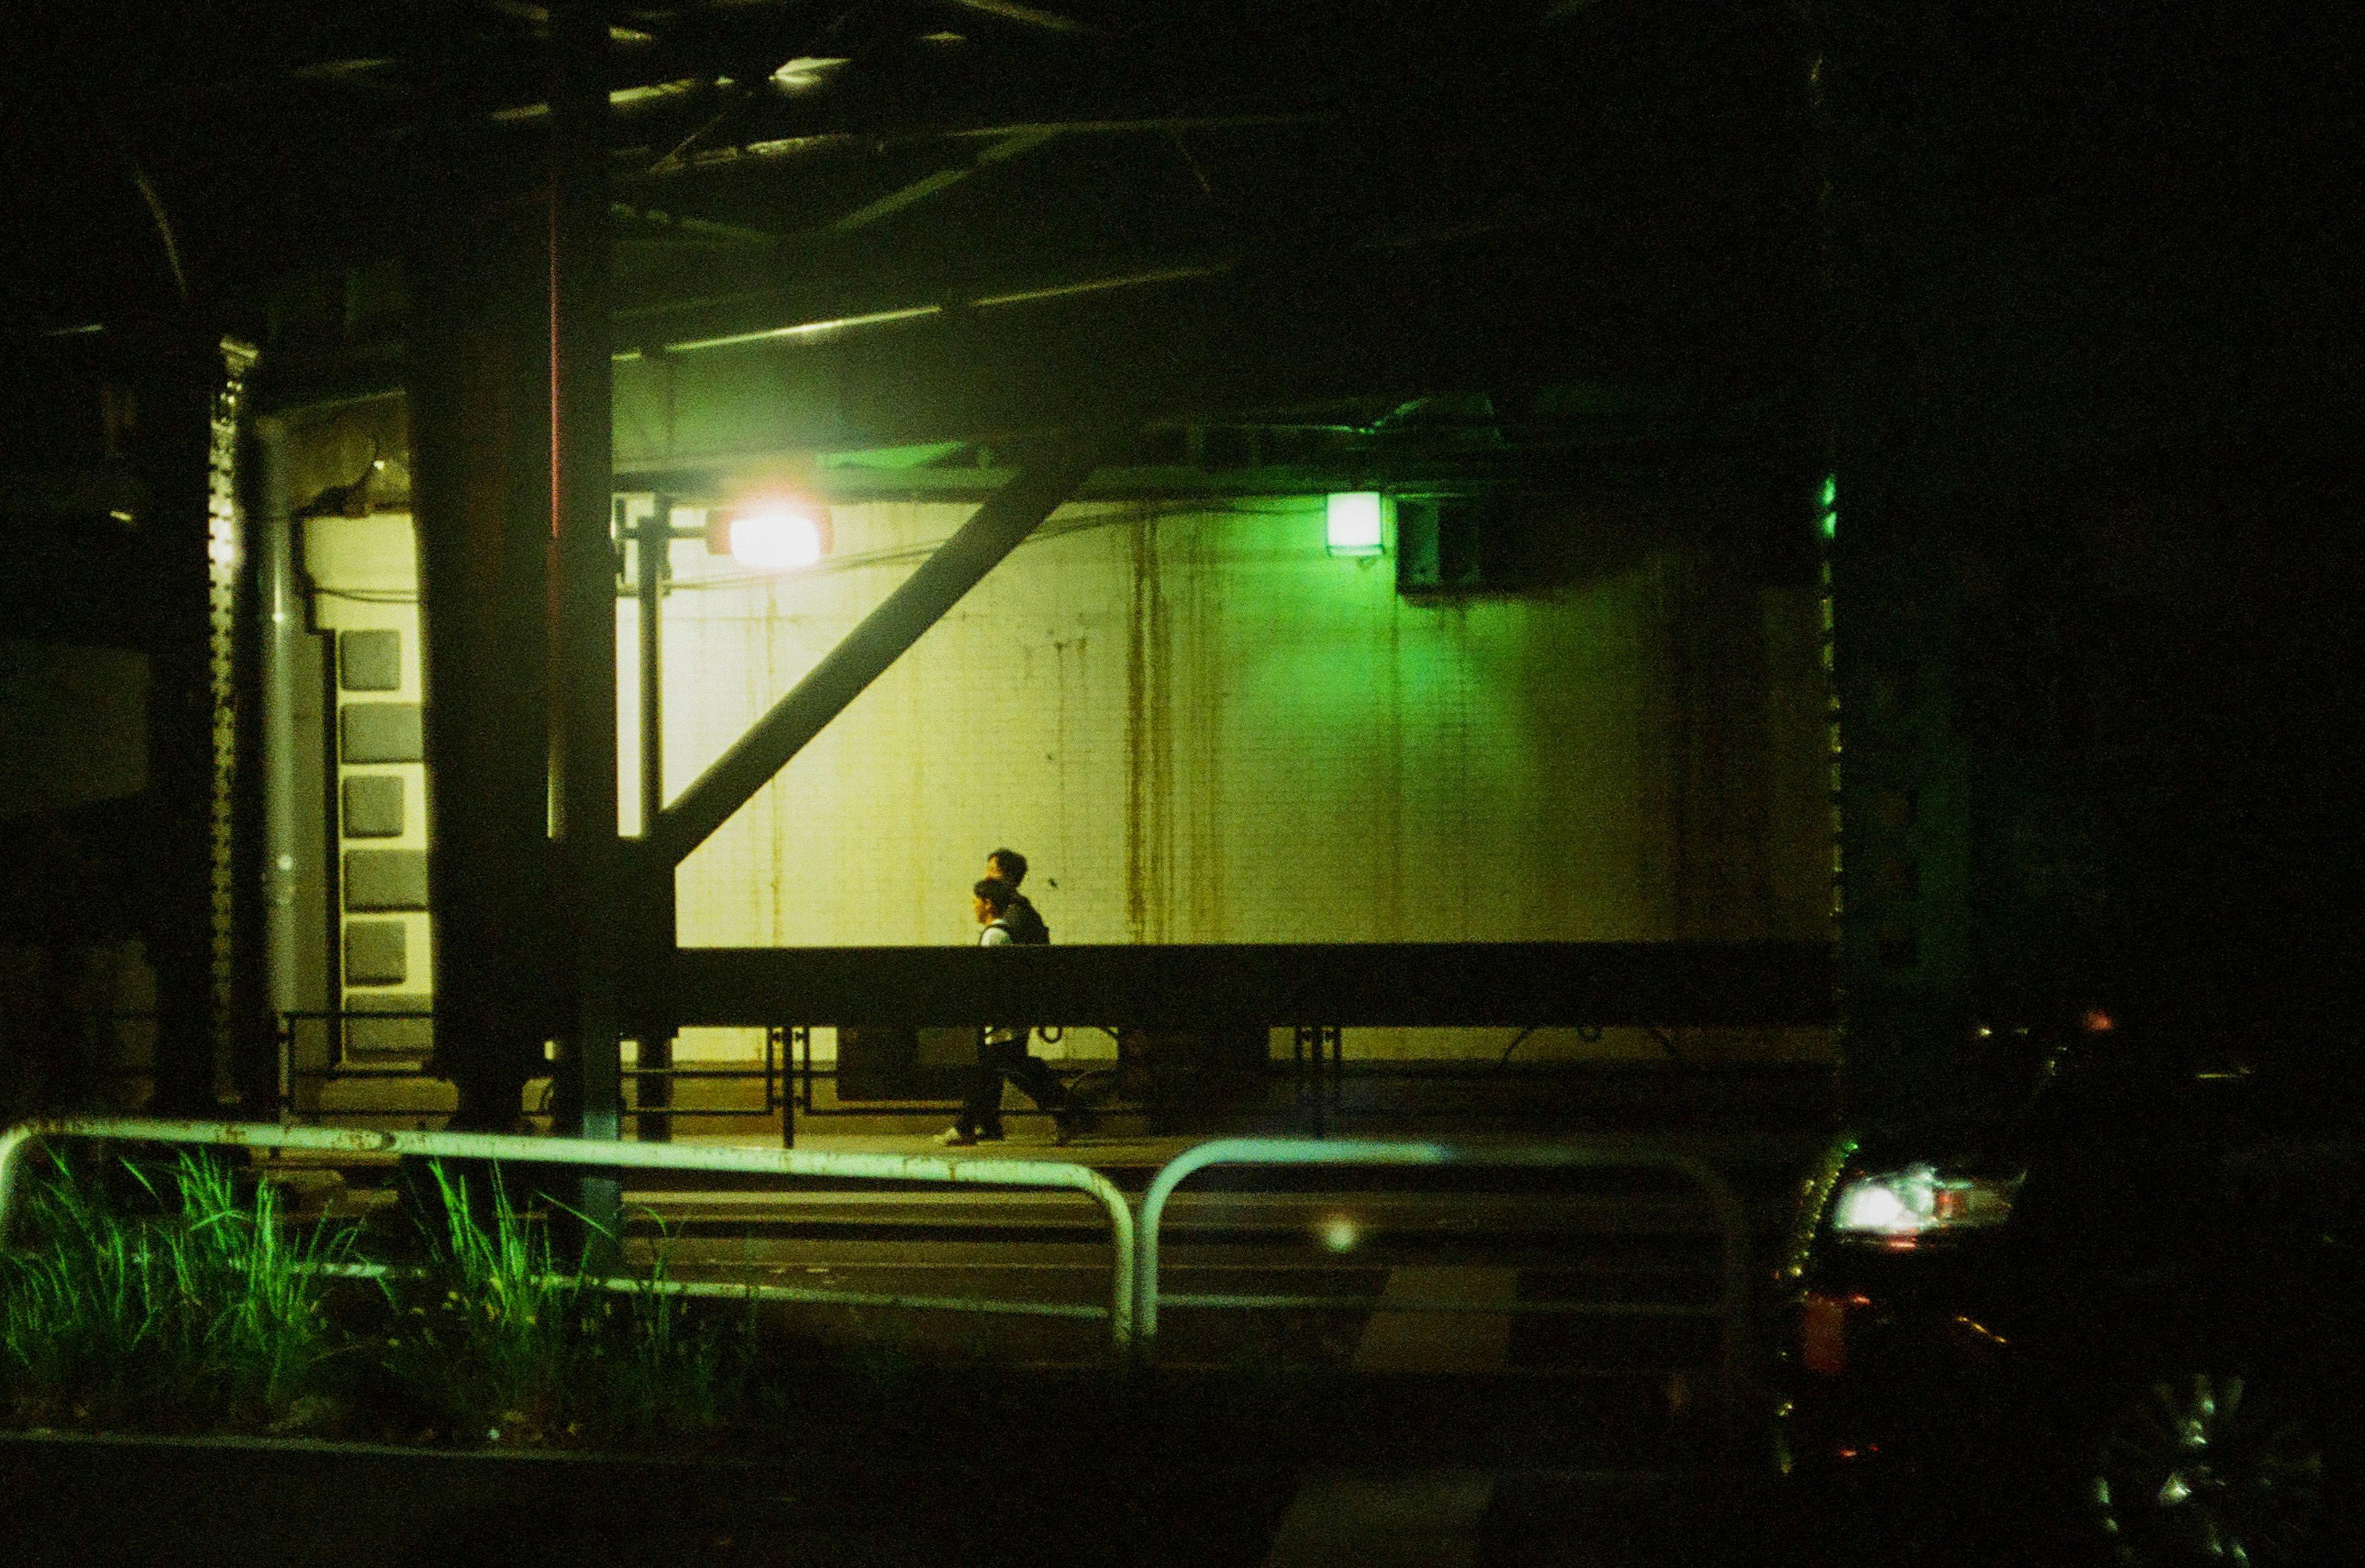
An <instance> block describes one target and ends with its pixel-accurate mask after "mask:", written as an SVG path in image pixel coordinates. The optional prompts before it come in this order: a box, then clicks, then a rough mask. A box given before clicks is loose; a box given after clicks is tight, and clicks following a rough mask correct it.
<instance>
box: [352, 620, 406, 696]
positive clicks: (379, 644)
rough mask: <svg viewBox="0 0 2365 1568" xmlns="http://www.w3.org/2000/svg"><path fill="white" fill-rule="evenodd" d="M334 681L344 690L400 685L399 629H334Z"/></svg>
mask: <svg viewBox="0 0 2365 1568" xmlns="http://www.w3.org/2000/svg"><path fill="white" fill-rule="evenodd" d="M337 684H338V685H339V686H341V687H342V688H343V689H345V690H347V691H399V690H401V689H402V633H399V632H340V633H337Z"/></svg>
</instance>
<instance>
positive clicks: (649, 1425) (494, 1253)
mask: <svg viewBox="0 0 2365 1568" xmlns="http://www.w3.org/2000/svg"><path fill="white" fill-rule="evenodd" d="M122 1170H123V1171H124V1172H126V1173H127V1174H125V1175H123V1176H122V1177H120V1178H118V1179H116V1180H114V1181H113V1182H104V1181H100V1180H96V1179H94V1178H93V1177H92V1176H91V1175H90V1174H89V1173H88V1172H87V1171H85V1172H83V1173H81V1174H80V1175H79V1176H77V1175H75V1174H73V1173H70V1172H68V1171H66V1170H63V1169H60V1170H58V1171H57V1172H56V1173H55V1174H54V1175H53V1176H52V1177H51V1178H50V1180H48V1181H47V1182H44V1183H42V1184H40V1185H39V1189H38V1190H37V1191H36V1192H35V1193H33V1194H32V1196H31V1198H30V1201H29V1202H28V1206H27V1213H26V1215H25V1219H26V1224H25V1225H24V1226H23V1227H22V1229H21V1232H20V1235H21V1238H22V1239H21V1240H20V1242H19V1245H18V1246H17V1249H15V1250H13V1251H11V1252H9V1253H7V1254H6V1255H5V1256H0V1424H13V1425H16V1426H18V1427H56V1428H82V1429H108V1428H112V1429H122V1430H148V1431H180V1432H192V1431H197V1432H218V1431H219V1432H280V1433H292V1434H300V1435H307V1436H319V1437H330V1438H341V1437H342V1438H353V1439H364V1440H372V1441H393V1442H402V1443H422V1444H431V1445H437V1446H464V1447H483V1446H499V1447H503V1448H509V1447H537V1446H550V1447H566V1448H584V1449H608V1450H651V1449H657V1450H672V1451H683V1450H689V1451H715V1450H730V1451H734V1452H745V1451H749V1450H762V1449H779V1448H781V1447H783V1446H787V1445H792V1444H793V1443H795V1442H796V1441H799V1440H801V1439H799V1438H798V1436H797V1434H799V1433H800V1432H806V1433H810V1432H815V1431H821V1430H846V1429H860V1430H865V1431H872V1432H874V1433H875V1435H876V1436H877V1440H880V1441H881V1442H889V1443H892V1442H900V1441H902V1438H901V1437H900V1436H893V1435H891V1434H899V1433H901V1432H902V1429H903V1428H904V1427H905V1426H907V1425H908V1424H909V1423H910V1422H911V1421H912V1420H913V1417H914V1413H921V1414H923V1415H924V1416H925V1425H928V1426H933V1425H934V1424H936V1423H937V1422H941V1421H942V1420H944V1419H946V1418H947V1412H956V1411H959V1410H965V1409H976V1410H979V1411H983V1410H985V1409H987V1408H989V1407H993V1408H998V1406H997V1405H996V1404H995V1400H994V1399H993V1398H992V1397H990V1395H991V1394H992V1390H994V1389H995V1388H997V1387H1000V1386H1001V1383H1002V1381H1003V1379H1002V1377H1000V1376H998V1375H997V1372H996V1369H994V1368H992V1367H990V1366H988V1365H986V1364H984V1363H983V1362H982V1361H976V1360H974V1359H973V1360H972V1361H966V1362H964V1361H958V1358H955V1359H954V1360H952V1361H947V1360H945V1359H944V1358H943V1357H942V1356H941V1355H937V1354H933V1353H917V1352H913V1351H912V1350H910V1349H909V1348H908V1347H904V1346H902V1345H899V1344H897V1343H895V1342H893V1341H892V1340H891V1339H890V1340H888V1341H885V1342H880V1341H877V1340H867V1341H865V1342H863V1343H860V1344H857V1345H855V1346H853V1347H849V1348H839V1349H830V1350H824V1349H822V1348H821V1347H820V1346H819V1345H818V1344H817V1343H816V1342H814V1341H813V1340H811V1339H809V1338H801V1337H800V1336H798V1335H795V1334H792V1333H790V1332H788V1331H786V1330H787V1329H788V1327H789V1319H788V1317H787V1316H786V1315H784V1314H781V1313H780V1312H779V1311H778V1309H774V1308H768V1307H765V1306H763V1305H760V1304H758V1303H757V1301H755V1300H754V1299H752V1298H751V1299H748V1300H745V1301H741V1300H737V1299H733V1298H731V1297H722V1298H716V1297H711V1296H704V1297H697V1298H692V1297H688V1296H685V1295H683V1294H678V1292H677V1291H675V1290H674V1289H672V1288H671V1287H672V1285H673V1284H674V1281H673V1279H672V1277H671V1274H670V1271H669V1267H668V1264H667V1244H668V1242H669V1239H670V1238H667V1237H666V1236H664V1235H663V1234H662V1233H660V1235H659V1236H658V1238H657V1246H656V1253H655V1257H654V1259H653V1260H652V1261H651V1263H650V1264H649V1265H648V1266H647V1267H646V1268H644V1269H643V1270H641V1271H639V1272H638V1273H637V1274H635V1275H633V1276H631V1277H627V1278H620V1279H613V1280H607V1279H596V1278H590V1277H588V1276H585V1275H583V1274H582V1273H581V1272H580V1271H579V1270H577V1269H574V1268H570V1267H567V1266H566V1265H567V1264H569V1263H572V1262H575V1261H576V1260H573V1259H571V1258H567V1257H563V1256H561V1250H562V1244H560V1243H558V1242H556V1241H555V1240H554V1238H553V1232H552V1227H551V1221H552V1219H553V1218H554V1217H558V1218H562V1219H563V1218H564V1215H565V1211H564V1210H562V1209H559V1208H557V1207H556V1206H555V1205H553V1204H549V1203H547V1202H546V1201H542V1202H539V1203H536V1204H521V1203H520V1202H519V1201H518V1200H517V1199H515V1198H514V1197H513V1196H512V1195H511V1193H510V1190H509V1189H508V1188H507V1187H505V1186H504V1185H503V1184H502V1182H501V1181H500V1177H499V1171H498V1170H496V1171H492V1172H489V1173H475V1172H472V1173H470V1174H465V1175H464V1174H461V1173H459V1172H458V1171H457V1170H447V1169H444V1168H441V1167H433V1166H431V1167H430V1168H429V1171H428V1174H429V1176H430V1177H431V1178H432V1180H430V1181H429V1182H425V1183H423V1184H422V1185H423V1189H424V1190H423V1192H422V1193H420V1194H417V1195H416V1196H415V1197H414V1201H413V1205H412V1212H413V1213H414V1215H415V1217H418V1218H420V1219H421V1220H423V1222H424V1223H422V1224H421V1225H420V1232H421V1234H423V1235H424V1236H425V1237H426V1238H427V1245H426V1249H425V1253H424V1261H423V1266H418V1267H410V1266H405V1267H398V1268H397V1267H382V1266H378V1265H376V1264H374V1263H372V1262H371V1260H369V1259H368V1258H367V1257H365V1256H364V1245H365V1244H370V1243H371V1238H370V1236H369V1235H368V1234H367V1233H364V1232H361V1231H358V1230H356V1229H355V1228H354V1227H353V1226H341V1225H300V1224H295V1223H291V1219H290V1216H289V1215H287V1213H286V1206H285V1204H284V1201H283V1199H282V1197H281V1195H280V1192H279V1190H278V1188H277V1187H275V1185H274V1184H273V1183H272V1182H269V1181H268V1180H265V1181H263V1182H252V1180H241V1178H240V1177H239V1176H237V1175H234V1174H233V1173H232V1171H231V1170H230V1169H229V1168H228V1167H227V1166H225V1165H223V1164H220V1163H217V1162H215V1161H213V1160H210V1159H205V1158H195V1157H193V1158H185V1159H182V1160H181V1161H180V1162H179V1163H178V1164H177V1165H176V1166H174V1167H171V1168H168V1169H167V1170H163V1172H161V1173H158V1174H152V1175H151V1174H149V1173H147V1172H145V1171H143V1170H140V1169H138V1168H134V1167H131V1166H129V1165H126V1166H124V1167H122ZM110 1185H111V1186H112V1187H113V1189H114V1192H113V1193H112V1194H110V1193H109V1192H108V1191H107V1190H106V1189H107V1188H108V1187H109V1186H110ZM418 1210H424V1211H425V1213H424V1215H417V1213H416V1211H418ZM400 1235H401V1233H399V1232H398V1233H394V1234H388V1235H385V1236H382V1237H379V1238H377V1240H378V1241H382V1242H383V1243H384V1244H386V1245H387V1246H388V1247H395V1246H397V1245H398V1243H399V1241H400ZM409 1257H410V1258H412V1259H413V1260H418V1259H419V1258H420V1253H419V1251H418V1250H417V1249H411V1250H410V1252H409ZM1001 1372H1003V1373H1008V1372H1009V1369H1001ZM1009 1392H1010V1393H1011V1394H1012V1395H1013V1396H1014V1397H1020V1398H1021V1402H1022V1403H1023V1402H1024V1397H1031V1396H1032V1395H1033V1394H1035V1393H1036V1392H1037V1391H1036V1390H1034V1389H1033V1388H1032V1385H1031V1380H1028V1379H1025V1378H1018V1377H1015V1376H1014V1374H1013V1376H1012V1379H1011V1387H1010V1390H1009ZM1055 1403H1058V1404H1059V1410H1060V1411H1061V1412H1063V1414H1062V1416H1061V1419H1063V1420H1064V1419H1065V1415H1066V1414H1072V1411H1071V1409H1070V1406H1067V1405H1065V1404H1064V1403H1059V1402H1056V1401H1055ZM1056 1424H1057V1423H1055V1425H1056Z"/></svg>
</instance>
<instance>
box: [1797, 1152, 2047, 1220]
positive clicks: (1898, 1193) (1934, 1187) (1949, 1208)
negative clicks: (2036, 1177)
mask: <svg viewBox="0 0 2365 1568" xmlns="http://www.w3.org/2000/svg"><path fill="white" fill-rule="evenodd" d="M2020 1183H2021V1178H2019V1177H2017V1176H2009V1177H1997V1176H1957V1175H1952V1174H1941V1173H1940V1172H1939V1171H1938V1170H1937V1169H1936V1168H1935V1167H1933V1166H1931V1165H1927V1164H1913V1165H1909V1166H1907V1167H1905V1168H1904V1169H1903V1170H1890V1171H1885V1172H1883V1173H1881V1174H1879V1175H1877V1176H1864V1177H1859V1178H1858V1179H1856V1180H1855V1181H1854V1182H1849V1183H1848V1184H1847V1185H1846V1186H1844V1187H1843V1188H1841V1189H1840V1193H1839V1196H1838V1197H1837V1198H1836V1199H1834V1200H1833V1204H1832V1228H1833V1230H1835V1231H1838V1232H1839V1233H1841V1234H1842V1235H1856V1236H1919V1235H1921V1234H1922V1233H1923V1232H1925V1231H1933V1230H1975V1229H1981V1228H1984V1227H1986V1226H1997V1225H2001V1224H2003V1223H2004V1221H2005V1220H2006V1219H2008V1218H2010V1217H2011V1215H2012V1199H2013V1198H2014V1197H2015V1196H2016V1195H2017V1194H2018V1193H2019V1192H2020Z"/></svg>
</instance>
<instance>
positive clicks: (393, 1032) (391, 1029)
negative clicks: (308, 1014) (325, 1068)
mask: <svg viewBox="0 0 2365 1568" xmlns="http://www.w3.org/2000/svg"><path fill="white" fill-rule="evenodd" d="M433 1004H434V998H433V997H432V996H429V995H428V994H426V993H425V992H424V991H362V992H359V993H358V994H355V995H351V996H348V997H346V998H345V1011H346V1012H348V1013H360V1014H374V1013H375V1014H384V1013H425V1012H427V1011H428V1010H429V1008H431V1007H432V1005H433ZM434 1046H435V1021H434V1020H433V1019H432V1018H383V1017H380V1018H372V1017H360V1018H348V1019H347V1020H345V1053H346V1054H347V1055H348V1056H364V1057H367V1056H375V1057H385V1056H414V1057H417V1056H425V1055H426V1054H427V1053H428V1052H429V1051H430V1050H432V1049H433V1048H434Z"/></svg>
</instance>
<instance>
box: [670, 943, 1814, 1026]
mask: <svg viewBox="0 0 2365 1568" xmlns="http://www.w3.org/2000/svg"><path fill="white" fill-rule="evenodd" d="M667 984H668V986H669V989H670V991H671V1001H670V1002H669V1004H668V1012H669V1014H671V1015H672V1016H673V1017H675V1018H676V1019H677V1020H678V1022H679V1023H681V1024H684V1025H758V1024H823V1025H842V1024H852V1025H884V1026H901V1025H961V1024H975V1023H979V1022H981V1021H983V1020H986V1019H988V1018H1026V1019H1029V1020H1031V1021H1033V1022H1035V1023H1037V1024H1078V1025H1091V1024H1097V1025H1118V1024H1127V1025H1163V1026H1199V1025H1209V1024H1250V1025H1254V1024H1262V1025H1297V1024H1325V1025H1345V1026H1350V1027H1355V1028H1367V1027H1384V1026H1403V1027H1440V1028H1443V1027H1455V1026H1463V1027H1512V1028H1517V1027H1524V1026H1526V1025H1598V1026H1618V1027H1625V1026H1640V1025H1655V1026H1660V1027H1667V1028H1676V1027H1717V1026H1735V1027H1759V1028H1774V1027H1814V1026H1818V1025H1828V1024H1830V1023H1832V1022H1833V1020H1834V1019H1835V1018H1836V1017H1837V1015H1838V1007H1837V1003H1836V1002H1835V1000H1834V996H1833V961H1832V950H1831V948H1830V947H1829V946H1825V945H1823V944H1821V943H1812V942H1474V943H1442V942H1429V943H1419V942H1415V943H1403V944H1389V943H1376V942H1373V943H1322V944H1306V945H1289V944H1280V943H1274V944H1233V945H1218V944H1206V945H1204V946H1202V945H1193V946H1056V947H990V948H977V947H793V948H777V947H769V948H747V947H686V948H683V949H681V950H680V951H679V952H678V953H676V954H675V955H674V959H673V963H672V964H671V966H670V967H669V975H668V980H667Z"/></svg>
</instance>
